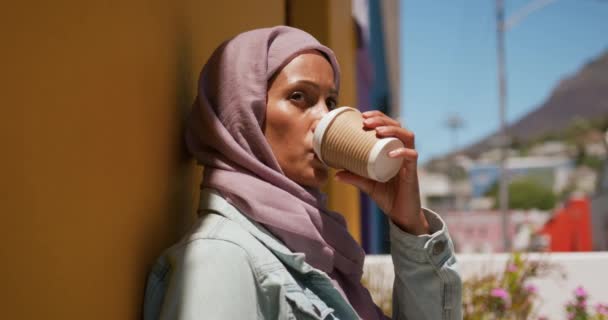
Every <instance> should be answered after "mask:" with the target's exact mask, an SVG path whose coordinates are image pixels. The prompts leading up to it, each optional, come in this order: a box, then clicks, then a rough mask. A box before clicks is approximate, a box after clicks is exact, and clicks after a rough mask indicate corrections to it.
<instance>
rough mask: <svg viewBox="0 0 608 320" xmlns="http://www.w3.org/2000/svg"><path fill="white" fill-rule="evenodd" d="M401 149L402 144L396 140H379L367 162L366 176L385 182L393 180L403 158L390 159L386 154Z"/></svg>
mask: <svg viewBox="0 0 608 320" xmlns="http://www.w3.org/2000/svg"><path fill="white" fill-rule="evenodd" d="M403 147H404V145H403V142H401V140H399V139H397V138H383V139H380V141H378V142H377V143H376V144H375V145H374V146H373V147H372V150H371V152H370V154H369V159H368V160H367V174H368V175H369V177H370V179H373V180H376V181H380V182H387V181H388V180H390V179H391V178H393V177H394V176H395V175H396V174H397V173H398V172H399V169H400V168H401V165H402V164H403V158H390V157H389V156H388V153H389V152H390V151H393V150H395V149H399V148H403Z"/></svg>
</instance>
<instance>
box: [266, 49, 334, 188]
mask: <svg viewBox="0 0 608 320" xmlns="http://www.w3.org/2000/svg"><path fill="white" fill-rule="evenodd" d="M337 99H338V92H337V90H336V86H335V83H334V71H333V69H332V67H331V64H330V63H329V61H327V59H325V57H324V56H323V55H322V54H321V53H319V52H318V51H316V50H311V51H305V52H303V53H302V54H300V55H298V56H296V57H295V58H294V59H293V60H291V61H290V62H289V63H288V64H287V65H285V67H283V69H281V70H280V71H279V72H278V73H277V74H276V75H275V77H274V78H273V79H272V80H271V81H270V83H269V89H268V98H267V106H266V122H265V125H264V135H265V136H266V139H267V140H268V143H269V144H270V147H271V148H272V152H273V153H274V156H275V157H276V159H277V160H278V162H279V165H280V166H281V169H282V170H283V172H284V173H285V175H286V176H287V177H288V178H290V179H291V180H293V181H295V182H297V183H298V184H300V185H304V186H308V187H315V188H319V187H321V186H322V185H323V184H324V183H325V182H326V181H327V178H328V168H327V167H326V166H325V165H323V163H321V161H320V160H319V159H318V158H317V157H316V155H315V153H314V149H313V144H312V138H313V132H314V130H315V127H316V126H317V124H318V123H319V120H320V119H321V117H323V115H325V114H326V113H327V112H328V111H329V110H331V109H333V108H335V107H336V104H337Z"/></svg>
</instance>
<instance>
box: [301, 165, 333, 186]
mask: <svg viewBox="0 0 608 320" xmlns="http://www.w3.org/2000/svg"><path fill="white" fill-rule="evenodd" d="M328 179H329V172H328V171H327V170H319V169H313V170H312V172H311V173H310V174H307V175H305V176H302V177H300V179H298V180H299V183H300V184H301V185H303V186H306V187H311V188H318V189H320V188H321V187H323V185H324V184H325V183H327V180H328Z"/></svg>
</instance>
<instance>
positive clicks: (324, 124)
mask: <svg viewBox="0 0 608 320" xmlns="http://www.w3.org/2000/svg"><path fill="white" fill-rule="evenodd" d="M350 109H352V110H355V111H357V112H359V111H358V110H357V109H354V108H351V107H340V108H336V109H334V110H332V111H330V112H329V113H327V114H326V115H324V116H323V118H321V121H319V124H317V127H316V128H315V132H314V136H313V138H312V145H313V148H314V150H315V153H316V154H317V157H318V158H319V160H321V161H322V162H323V163H325V160H323V157H322V156H321V143H322V142H323V136H324V135H325V130H327V128H328V127H329V125H330V124H331V123H332V122H333V121H334V119H335V118H336V116H337V115H339V114H340V113H342V112H344V111H347V110H350Z"/></svg>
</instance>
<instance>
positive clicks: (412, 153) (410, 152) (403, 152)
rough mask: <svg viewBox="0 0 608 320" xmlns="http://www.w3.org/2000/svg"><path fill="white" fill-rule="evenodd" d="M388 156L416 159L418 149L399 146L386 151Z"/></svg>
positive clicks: (409, 159)
mask: <svg viewBox="0 0 608 320" xmlns="http://www.w3.org/2000/svg"><path fill="white" fill-rule="evenodd" d="M388 156H389V158H404V159H406V160H408V161H410V162H411V161H418V151H416V150H414V149H408V148H399V149H395V150H392V151H391V152H389V153H388Z"/></svg>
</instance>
